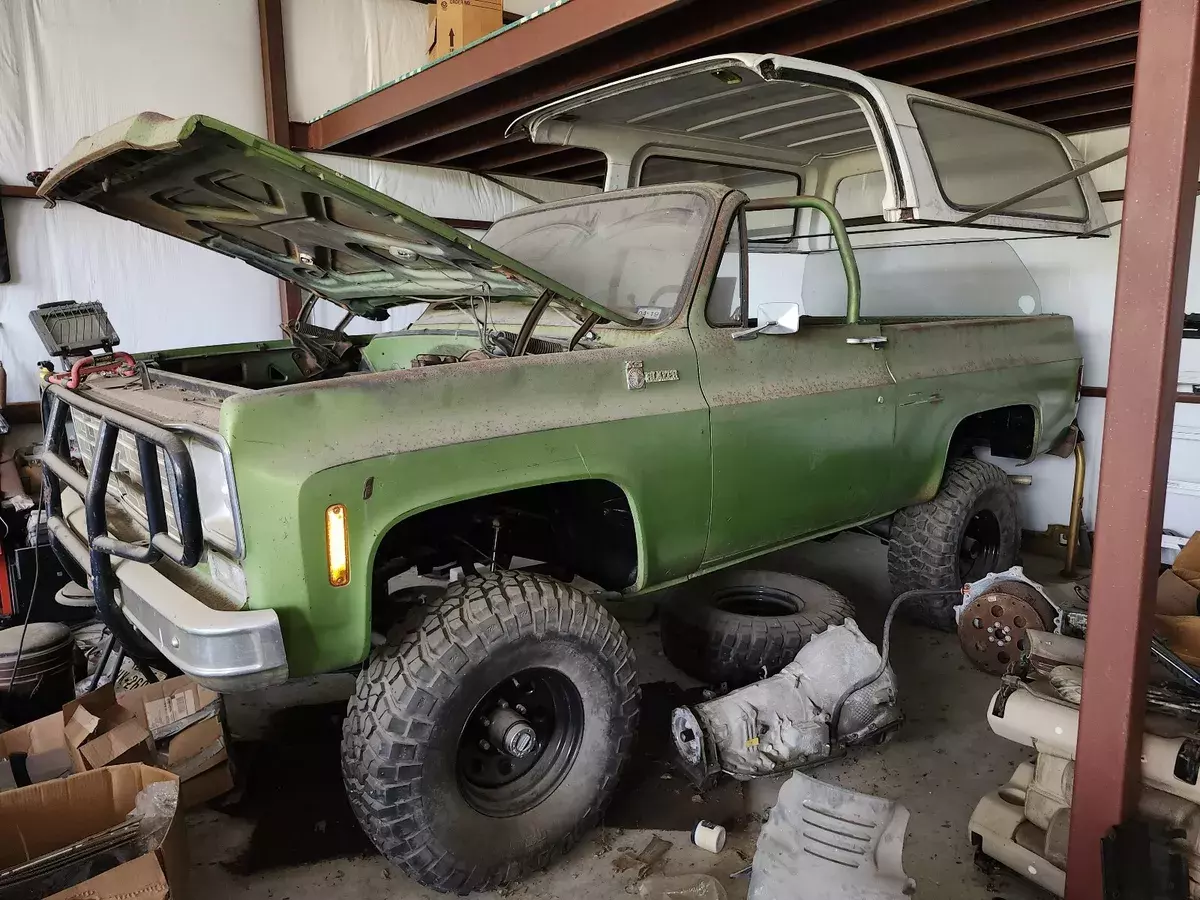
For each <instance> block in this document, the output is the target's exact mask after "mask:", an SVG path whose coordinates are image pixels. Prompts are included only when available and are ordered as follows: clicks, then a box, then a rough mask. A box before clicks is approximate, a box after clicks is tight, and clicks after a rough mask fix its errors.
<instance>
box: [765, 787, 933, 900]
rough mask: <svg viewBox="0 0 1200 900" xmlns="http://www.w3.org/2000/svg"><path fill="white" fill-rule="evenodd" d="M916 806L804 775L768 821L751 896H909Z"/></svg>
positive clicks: (820, 899)
mask: <svg viewBox="0 0 1200 900" xmlns="http://www.w3.org/2000/svg"><path fill="white" fill-rule="evenodd" d="M907 829H908V810H907V809H906V808H905V807H903V806H902V805H900V804H899V803H895V802H893V801H891V800H883V799H881V798H879V797H872V796H871V795H869V794H860V793H858V792H857V791H851V790H848V789H847V788H843V787H839V786H837V785H832V784H825V783H824V782H821V781H817V780H816V779H815V778H810V777H809V776H807V775H805V774H804V773H802V772H796V773H794V774H793V775H792V777H791V778H789V779H788V781H787V783H786V784H784V786H783V789H782V790H780V792H779V801H778V802H777V803H776V804H775V807H774V808H773V809H772V810H771V816H770V818H769V819H768V820H767V823H766V824H765V825H764V826H763V829H762V834H761V835H760V836H759V839H758V849H757V850H756V851H755V853H754V869H753V870H752V873H751V875H750V900H796V897H798V896H800V894H799V892H798V890H797V885H804V893H803V896H804V898H805V900H906V898H908V897H910V896H911V895H912V894H913V892H914V891H915V890H916V882H915V881H913V879H911V878H909V877H908V876H907V875H906V874H905V873H904V863H903V854H904V838H905V833H906V831H907Z"/></svg>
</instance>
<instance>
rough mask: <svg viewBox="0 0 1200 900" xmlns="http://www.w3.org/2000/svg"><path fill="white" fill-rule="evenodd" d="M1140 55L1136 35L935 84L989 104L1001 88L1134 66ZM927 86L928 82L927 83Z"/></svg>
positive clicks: (941, 90)
mask: <svg viewBox="0 0 1200 900" xmlns="http://www.w3.org/2000/svg"><path fill="white" fill-rule="evenodd" d="M1136 58H1137V38H1133V39H1126V40H1123V41H1116V42H1114V43H1111V44H1102V45H1100V46H1098V47H1089V48H1087V49H1086V50H1079V51H1076V52H1074V53H1064V54H1062V55H1060V56H1058V57H1056V58H1055V59H1052V60H1045V61H1038V60H1035V61H1034V62H1032V63H1017V64H1016V65H1014V66H1011V67H1009V68H1008V69H1007V70H1006V71H1002V72H994V71H991V70H988V71H986V72H982V73H980V74H978V75H973V76H965V77H962V78H955V79H953V80H950V81H947V82H943V83H940V84H938V85H937V86H936V88H934V90H937V91H938V92H939V93H943V94H947V95H949V96H951V97H958V98H959V99H960V100H971V101H973V102H976V103H983V104H985V105H986V104H987V102H988V101H987V99H980V98H987V97H988V96H990V95H992V94H998V93H1001V92H1002V91H1014V90H1017V89H1018V88H1026V87H1035V86H1038V85H1043V84H1046V83H1047V82H1052V81H1057V80H1058V79H1060V78H1071V77H1074V76H1076V75H1091V74H1094V73H1098V72H1106V71H1108V70H1109V69H1116V68H1120V67H1121V66H1132V65H1133V63H1134V60H1135V59H1136ZM927 86H928V85H927Z"/></svg>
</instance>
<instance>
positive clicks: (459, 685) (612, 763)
mask: <svg viewBox="0 0 1200 900" xmlns="http://www.w3.org/2000/svg"><path fill="white" fill-rule="evenodd" d="M534 684H537V685H539V687H538V689H537V690H538V697H541V696H542V693H541V692H542V691H543V689H544V691H545V697H546V698H549V699H545V700H544V703H543V702H542V701H540V700H538V699H537V698H536V697H534V690H533V689H532V688H531V687H530V686H531V685H534ZM514 685H515V687H513V686H514ZM547 685H549V687H546V686H547ZM512 690H517V691H528V693H529V696H530V697H531V698H532V699H528V700H525V701H524V702H523V703H522V702H521V701H520V698H519V697H518V698H516V699H517V702H516V703H512V704H511V705H510V701H511V700H512V699H513V698H509V699H508V700H502V699H501V698H500V697H499V695H498V694H497V691H512ZM564 698H565V699H564ZM560 701H561V703H562V705H560ZM638 702H639V691H638V686H637V676H636V663H635V661H634V657H633V653H632V651H631V650H630V648H629V644H628V641H627V639H626V636H625V633H624V632H623V631H622V630H621V627H620V626H619V625H618V624H617V623H616V621H615V620H614V619H613V618H612V617H611V616H610V615H609V614H608V613H607V612H606V611H605V610H604V609H602V608H601V607H600V606H599V605H597V604H596V603H595V602H594V601H593V600H592V599H590V598H589V597H588V596H586V595H585V594H583V593H582V592H581V591H578V590H576V589H574V588H571V587H568V586H566V585H564V584H561V583H559V582H556V581H553V580H551V579H549V578H545V577H542V576H537V575H530V574H523V573H519V572H503V573H498V574H496V575H491V576H487V577H483V578H472V579H469V580H466V581H464V582H460V583H457V584H452V585H451V586H450V588H449V590H448V592H447V594H446V596H445V597H444V598H443V599H441V600H439V601H436V602H434V603H432V604H431V605H430V606H429V608H428V610H427V613H426V615H425V617H424V619H423V620H422V622H421V623H420V626H419V627H417V628H415V629H414V630H412V631H411V632H409V633H407V634H406V635H404V636H403V638H402V639H401V640H400V641H399V643H396V644H387V645H384V646H382V647H379V648H377V649H376V650H375V651H374V652H373V653H372V655H371V658H370V660H369V661H368V664H367V666H366V667H365V668H364V670H363V671H362V672H361V673H360V674H359V676H358V684H357V689H356V692H355V695H354V697H353V698H351V700H350V706H349V710H348V712H347V716H346V721H345V724H344V726H343V732H342V772H343V776H344V780H345V783H346V790H347V793H348V795H349V798H350V805H351V807H352V808H353V810H354V813H355V816H356V817H357V818H358V821H359V824H361V825H362V827H363V830H364V831H365V832H366V833H367V836H368V837H369V838H370V839H371V841H372V842H373V843H374V844H375V846H376V847H377V848H379V850H380V852H381V853H383V854H384V856H386V857H387V858H388V859H389V860H390V861H391V862H392V863H394V864H395V865H397V866H398V867H399V868H401V869H403V870H404V871H405V872H406V873H407V874H408V875H410V876H411V877H412V878H414V879H415V880H416V881H418V882H420V883H421V884H423V885H425V886H427V887H430V888H433V889H435V890H439V891H445V892H452V893H458V894H467V893H470V892H472V891H481V890H488V889H491V888H495V887H497V886H499V885H501V884H504V883H506V882H509V881H512V880H513V879H516V878H519V877H521V876H522V875H524V874H526V873H529V872H532V871H535V870H538V869H541V868H544V867H545V866H546V865H547V864H549V863H550V862H551V861H552V860H553V859H555V858H556V857H557V856H559V855H561V854H562V853H564V852H566V851H567V850H568V849H569V848H570V847H571V846H572V845H573V844H574V843H575V842H576V841H578V840H579V838H580V837H581V836H582V835H583V834H585V833H586V832H587V831H588V830H589V829H590V828H591V827H592V826H593V825H595V824H596V822H597V821H598V819H599V817H600V815H601V813H602V811H603V810H604V808H605V805H606V804H607V802H608V800H609V798H610V796H611V794H612V791H613V788H614V787H615V786H616V783H617V778H618V776H619V775H620V772H621V768H622V766H623V764H624V762H625V759H626V757H627V756H628V754H629V751H630V748H631V746H632V744H633V739H634V733H635V731H636V728H637V721H638ZM526 704H527V706H526ZM484 705H486V707H487V708H486V709H483V710H482V712H481V709H482V707H483V706H484ZM500 707H503V708H504V709H506V710H507V709H512V710H519V711H521V712H522V713H523V714H524V713H528V719H529V721H530V722H531V723H533V725H534V726H535V727H536V728H537V730H538V744H537V747H536V750H535V751H534V752H533V753H531V754H529V755H528V757H511V756H507V757H506V756H504V755H502V754H500V751H499V749H498V748H496V747H492V745H491V744H490V743H489V742H488V741H487V740H486V739H483V738H479V737H478V735H477V734H476V732H477V731H478V729H480V728H484V727H486V726H487V723H488V722H490V721H495V716H493V717H492V718H491V719H489V718H488V716H487V711H488V710H495V709H497V708H500ZM547 709H548V710H549V712H547ZM547 721H549V725H547V724H546V722H547ZM481 723H482V724H481ZM539 723H540V724H539ZM560 723H561V728H562V729H565V730H563V731H562V733H561V734H560V733H559V729H560ZM568 726H570V728H568ZM472 729H474V731H473V730H472ZM571 729H574V730H571ZM556 735H557V736H556ZM564 735H565V736H564ZM481 748H482V749H481ZM493 755H495V756H496V757H497V758H496V759H493V758H492V757H493ZM531 757H532V758H535V759H534V760H533V761H532V762H531V768H529V769H528V770H527V771H524V773H523V774H520V775H519V777H516V778H515V780H511V781H509V782H506V783H501V781H502V779H500V780H498V776H497V773H498V772H500V771H503V772H504V774H505V775H506V776H507V775H509V773H510V771H511V770H512V767H513V765H517V766H518V771H520V770H521V768H522V767H523V760H524V759H527V758H531ZM464 761H465V762H464ZM485 763H486V765H487V768H486V770H485V769H484V764H485ZM505 766H507V767H508V769H507V770H506V769H505V768H504V767H505ZM484 776H488V778H491V779H492V780H490V781H489V780H487V778H485V777H484Z"/></svg>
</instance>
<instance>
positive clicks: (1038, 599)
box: [954, 566, 1061, 675]
mask: <svg viewBox="0 0 1200 900" xmlns="http://www.w3.org/2000/svg"><path fill="white" fill-rule="evenodd" d="M954 614H955V616H956V617H957V620H958V639H959V642H960V643H961V644H962V648H963V652H964V653H966V655H967V659H969V660H970V661H971V664H972V665H974V666H975V668H977V669H981V670H982V671H984V672H989V673H991V674H992V675H1003V674H1004V673H1005V671H1006V670H1007V669H1008V667H1009V665H1010V664H1011V663H1012V662H1013V661H1014V660H1016V659H1018V658H1020V656H1021V654H1022V653H1024V652H1025V651H1026V650H1027V649H1028V648H1029V642H1028V638H1027V634H1028V632H1029V631H1055V630H1056V629H1057V628H1058V626H1059V621H1060V616H1061V613H1060V611H1059V610H1058V609H1056V608H1055V607H1054V604H1053V603H1051V601H1050V599H1049V597H1048V596H1047V595H1046V593H1045V591H1044V589H1043V588H1042V586H1041V585H1040V584H1038V583H1037V582H1035V581H1033V580H1031V579H1030V578H1028V577H1027V576H1026V575H1025V572H1024V570H1023V569H1022V568H1021V567H1020V566H1013V567H1012V568H1011V569H1008V570H1007V571H1004V572H996V573H992V574H989V575H987V576H985V577H984V578H981V579H980V580H978V581H975V582H972V583H971V584H968V585H966V587H964V588H963V603H962V605H961V606H959V607H956V608H955V610H954Z"/></svg>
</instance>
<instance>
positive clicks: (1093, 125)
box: [1042, 109, 1131, 134]
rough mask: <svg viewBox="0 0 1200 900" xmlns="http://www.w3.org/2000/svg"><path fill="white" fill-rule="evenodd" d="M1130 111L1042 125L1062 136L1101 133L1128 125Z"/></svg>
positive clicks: (1097, 114) (1117, 110)
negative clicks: (1088, 132) (1090, 132)
mask: <svg viewBox="0 0 1200 900" xmlns="http://www.w3.org/2000/svg"><path fill="white" fill-rule="evenodd" d="M1130 111H1131V110H1130V109H1112V110H1109V111H1108V112H1100V113H1089V114H1087V115H1080V116H1072V117H1070V118H1063V119H1047V120H1046V121H1045V122H1043V123H1042V124H1043V125H1049V126H1050V127H1051V128H1054V129H1056V130H1058V131H1061V132H1063V133H1064V134H1083V133H1084V132H1086V131H1102V130H1103V129H1105V128H1119V127H1121V126H1122V125H1128V124H1129V116H1130Z"/></svg>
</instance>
